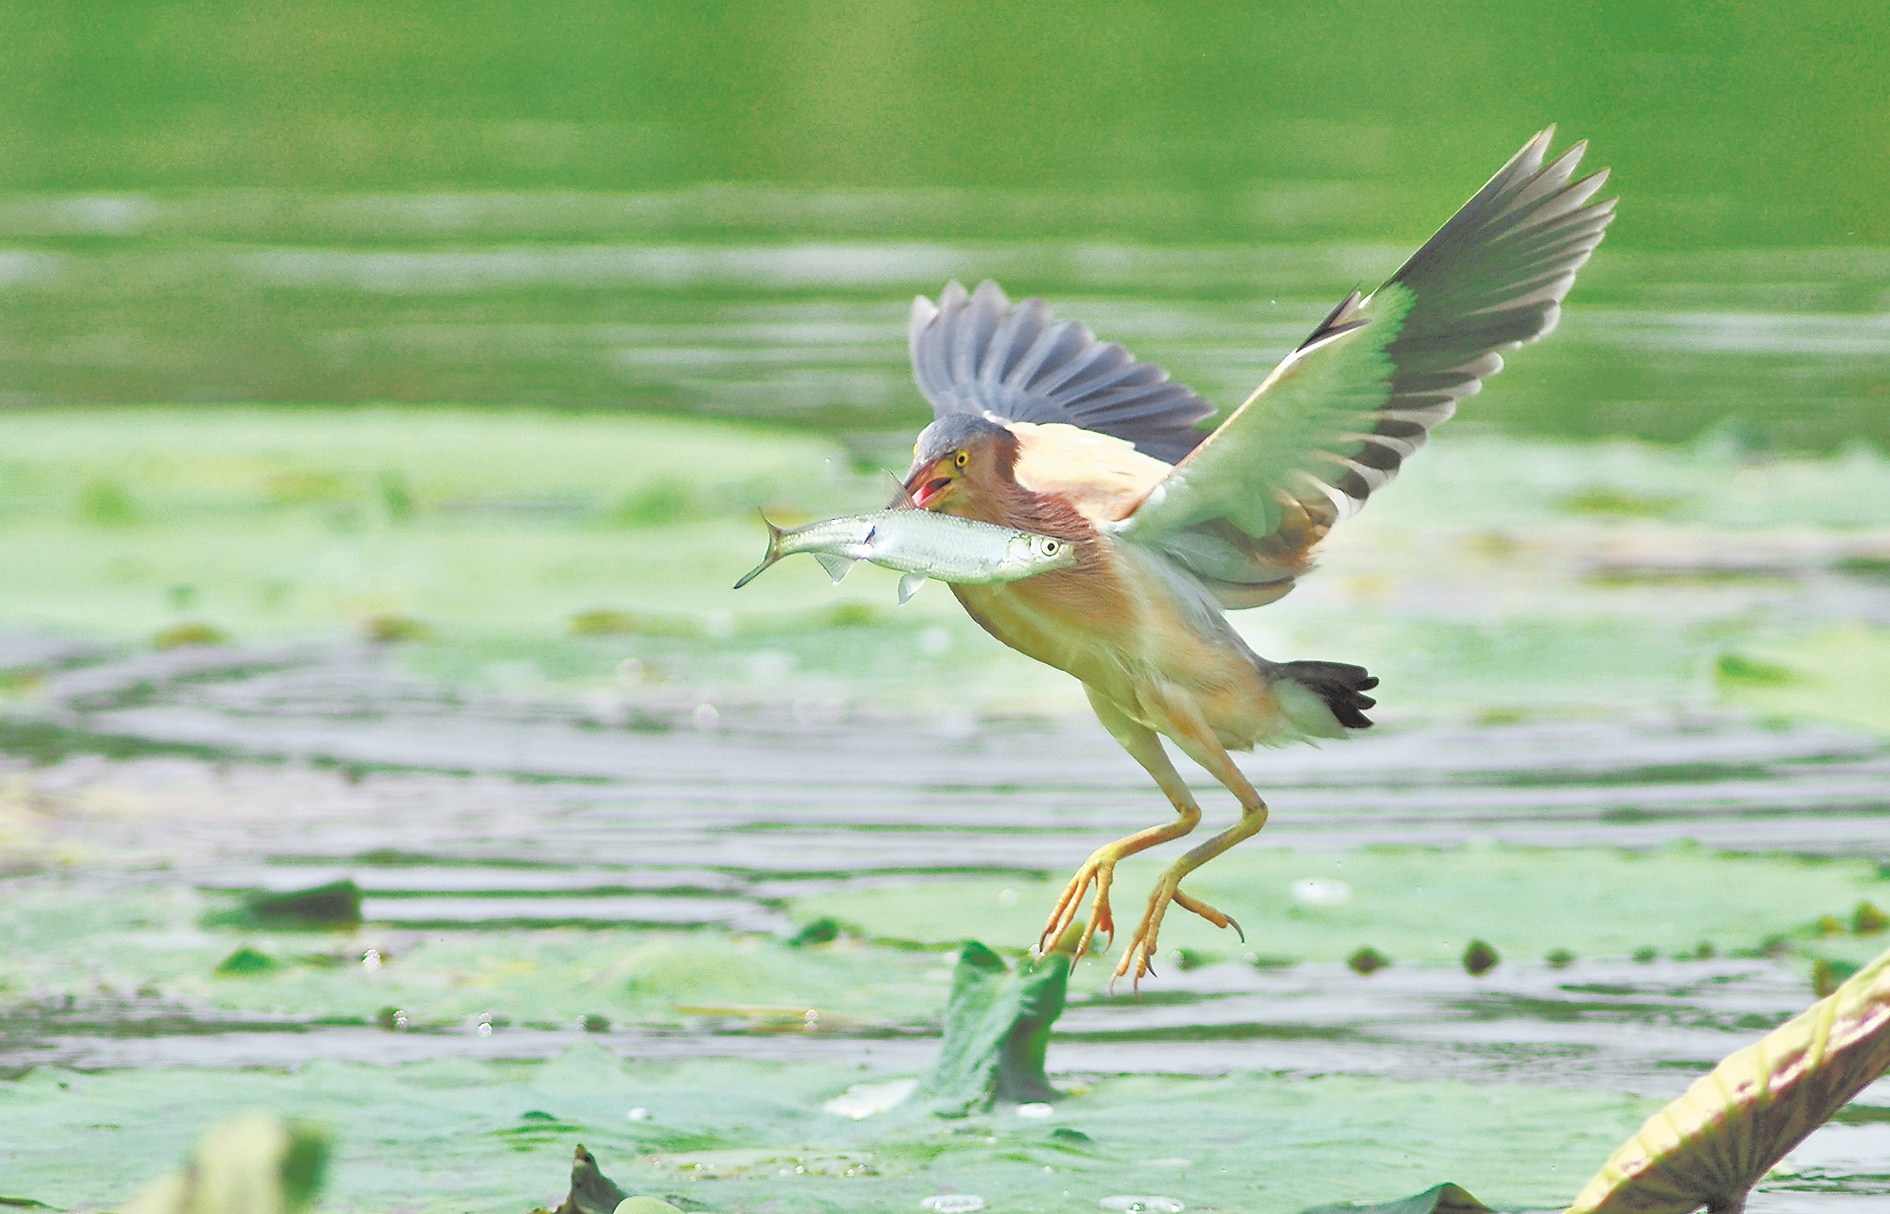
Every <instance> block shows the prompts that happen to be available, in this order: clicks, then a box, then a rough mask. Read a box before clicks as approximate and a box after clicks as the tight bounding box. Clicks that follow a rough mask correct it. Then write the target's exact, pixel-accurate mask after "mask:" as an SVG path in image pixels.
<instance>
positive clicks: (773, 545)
mask: <svg viewBox="0 0 1890 1214" xmlns="http://www.w3.org/2000/svg"><path fill="white" fill-rule="evenodd" d="M761 521H762V524H763V525H764V526H766V527H767V528H768V555H766V556H764V557H762V558H761V564H759V565H756V566H755V567H754V568H753V569H750V570H749V571H748V572H747V573H744V574H743V575H742V580H741V581H739V582H736V583H735V589H737V590H740V589H741V588H742V587H743V586H746V585H747V584H748V583H750V582H752V581H754V580H755V579H756V578H758V577H760V576H761V573H762V571H763V570H764V569H766V568H767V567H768V566H770V565H772V564H774V563H775V562H776V561H778V560H780V559H781V557H782V555H783V553H782V552H781V537H782V536H784V535H786V534H787V532H785V531H783V530H782V529H781V528H779V527H777V526H775V525H774V524H773V523H770V522H768V516H767V515H765V514H764V515H762V516H761Z"/></svg>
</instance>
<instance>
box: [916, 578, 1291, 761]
mask: <svg viewBox="0 0 1890 1214" xmlns="http://www.w3.org/2000/svg"><path fill="white" fill-rule="evenodd" d="M1046 580H1048V578H1047V577H1042V578H1032V579H1027V580H1026V581H1022V582H1015V583H1011V584H1008V585H992V586H953V587H952V593H953V594H955V595H956V596H957V597H958V601H959V602H960V603H962V604H963V605H964V607H965V610H966V611H967V612H968V613H969V614H970V615H971V618H972V619H974V620H976V621H977V622H978V624H979V626H980V627H982V628H983V629H984V630H985V631H986V632H989V633H990V634H991V635H992V636H994V637H996V638H997V639H998V640H1000V641H1002V642H1004V644H1006V645H1008V646H1010V647H1011V648H1012V649H1015V650H1017V651H1018V652H1020V653H1023V654H1026V655H1027V656H1029V657H1033V658H1035V659H1037V660H1038V661H1040V662H1043V663H1045V664H1046V665H1050V666H1055V667H1056V668H1057V669H1059V670H1063V671H1066V672H1068V673H1069V674H1072V675H1074V676H1076V678H1078V679H1080V680H1082V682H1083V683H1084V684H1085V685H1087V686H1088V687H1089V688H1091V689H1092V690H1093V691H1095V692H1097V693H1099V694H1101V695H1102V696H1104V697H1105V698H1106V699H1108V700H1110V701H1111V702H1112V703H1114V704H1116V705H1117V706H1118V707H1120V708H1121V709H1122V710H1123V711H1124V712H1125V713H1126V714H1127V715H1128V716H1129V717H1131V718H1132V719H1134V720H1136V721H1139V722H1141V723H1142V724H1144V725H1146V726H1148V727H1149V728H1151V729H1154V730H1156V731H1158V732H1161V733H1164V734H1168V735H1169V736H1171V737H1172V736H1175V735H1176V733H1177V730H1178V729H1180V728H1182V727H1181V725H1180V721H1181V720H1182V719H1184V718H1190V717H1191V718H1194V719H1196V720H1199V721H1201V722H1202V723H1204V724H1206V726H1207V727H1208V728H1209V729H1210V730H1212V731H1213V733H1214V735H1215V737H1216V738H1217V739H1218V740H1219V741H1220V743H1221V745H1223V746H1226V747H1230V748H1235V749H1242V750H1245V749H1248V748H1250V747H1252V746H1254V745H1255V744H1277V743H1278V742H1281V741H1285V740H1288V739H1287V738H1286V737H1285V736H1283V735H1282V726H1283V723H1284V722H1283V718H1282V716H1281V714H1280V709H1279V704H1278V702H1277V700H1276V699H1275V697H1274V695H1273V692H1272V690H1271V688H1270V687H1269V686H1268V684H1267V679H1266V677H1265V676H1264V674H1263V673H1262V672H1261V669H1260V667H1259V665H1258V664H1257V663H1256V660H1255V658H1254V655H1253V653H1252V652H1251V651H1250V650H1248V649H1247V647H1246V646H1245V645H1244V644H1242V643H1241V642H1240V640H1239V639H1238V638H1237V637H1235V636H1234V635H1233V634H1232V633H1231V631H1229V632H1228V633H1226V634H1224V635H1219V636H1216V635H1206V634H1203V633H1202V632H1201V631H1200V630H1199V629H1197V628H1195V627H1194V626H1193V625H1191V624H1190V623H1189V622H1188V621H1187V620H1186V619H1185V618H1184V616H1183V613H1182V612H1181V611H1180V609H1179V608H1178V607H1177V606H1175V605H1173V604H1171V603H1168V602H1166V601H1164V600H1161V599H1156V600H1154V601H1153V602H1142V603H1140V604H1139V605H1137V604H1130V603H1123V602H1116V603H1113V604H1111V603H1108V602H1099V601H1095V600H1091V601H1089V602H1087V603H1084V604H1082V605H1081V606H1080V607H1078V605H1077V604H1069V603H1061V602H1058V601H1057V600H1055V599H1054V598H1052V599H1051V600H1050V601H1048V602H1046V601H1045V598H1044V596H1043V595H1042V587H1041V586H1040V585H1038V583H1042V582H1044V581H1046ZM1111 607H1113V608H1114V609H1113V610H1111ZM1131 608H1132V609H1131Z"/></svg>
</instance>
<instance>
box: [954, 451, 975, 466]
mask: <svg viewBox="0 0 1890 1214" xmlns="http://www.w3.org/2000/svg"><path fill="white" fill-rule="evenodd" d="M970 462H971V452H969V451H960V452H959V453H958V454H957V455H954V456H952V464H953V465H954V466H956V467H959V468H962V467H964V466H965V465H966V464H968V463H970Z"/></svg>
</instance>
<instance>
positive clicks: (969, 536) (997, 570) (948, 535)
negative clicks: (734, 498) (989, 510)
mask: <svg viewBox="0 0 1890 1214" xmlns="http://www.w3.org/2000/svg"><path fill="white" fill-rule="evenodd" d="M761 521H762V522H763V523H764V524H766V525H767V528H768V554H767V556H765V557H764V558H762V562H761V564H759V565H756V566H755V567H754V568H753V569H751V570H749V571H748V573H747V574H746V575H744V576H743V578H742V580H741V581H739V582H736V583H735V589H737V590H740V589H741V588H742V587H743V586H746V585H747V584H748V583H750V582H752V581H754V580H755V578H756V577H758V576H759V575H760V574H761V573H762V571H763V570H765V569H767V568H768V567H769V566H770V565H773V564H774V563H775V562H776V561H778V560H780V559H781V558H782V557H786V556H793V555H795V554H796V553H800V552H806V553H811V554H812V555H813V558H814V559H815V560H816V561H819V562H820V567H821V568H822V569H825V570H826V571H827V576H828V577H830V578H832V579H833V580H834V581H836V582H838V581H839V580H840V579H841V578H843V577H845V576H846V575H847V571H848V570H850V569H852V568H853V563H854V562H855V561H867V562H870V563H872V564H875V565H881V566H884V567H885V568H887V569H894V570H897V571H899V572H900V573H903V574H905V576H904V577H903V578H900V579H899V602H900V603H901V604H904V603H907V602H909V601H911V599H912V596H913V595H915V594H917V593H918V592H919V588H920V587H921V586H923V585H925V582H926V579H928V578H937V579H938V580H939V581H941V582H961V583H978V584H984V583H990V582H1015V581H1017V580H1018V579H1020V578H1027V577H1034V576H1036V575H1037V574H1039V573H1044V572H1047V571H1048V570H1051V569H1062V568H1065V567H1067V566H1070V565H1073V564H1075V563H1076V545H1075V544H1074V543H1073V542H1072V541H1070V540H1065V539H1059V538H1057V537H1056V536H1053V535H1039V534H1037V533H1036V532H1034V531H1020V530H1018V529H1017V528H1015V527H999V526H997V525H995V524H993V523H981V522H978V521H977V520H976V519H968V518H957V517H955V516H953V515H949V514H938V513H935V512H933V511H930V510H918V509H914V508H911V507H895V508H893V509H888V510H877V511H874V512H873V513H871V514H846V515H841V516H840V517H838V518H829V519H821V520H820V521H818V522H813V523H807V524H805V525H803V526H800V527H786V528H783V527H777V526H775V525H774V524H773V523H772V522H770V521H769V520H768V516H767V515H765V514H764V515H762V516H761Z"/></svg>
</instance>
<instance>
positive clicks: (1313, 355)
mask: <svg viewBox="0 0 1890 1214" xmlns="http://www.w3.org/2000/svg"><path fill="white" fill-rule="evenodd" d="M1553 134H1554V128H1553V127H1551V128H1549V129H1548V130H1545V131H1543V132H1541V133H1540V134H1538V135H1537V136H1536V137H1535V138H1533V139H1531V140H1530V141H1529V142H1528V143H1526V144H1525V145H1523V148H1522V150H1521V151H1519V152H1518V153H1517V154H1516V155H1515V156H1514V157H1513V158H1511V160H1510V161H1509V163H1508V164H1506V165H1504V166H1503V168H1502V169H1501V170H1500V171H1499V172H1498V173H1497V174H1496V175H1495V176H1494V177H1492V178H1490V180H1489V182H1488V183H1486V184H1485V185H1484V187H1483V188H1482V189H1481V190H1478V191H1477V193H1476V194H1475V195H1473V196H1472V197H1471V199H1470V201H1468V202H1466V203H1465V204H1464V205H1463V207H1462V208H1460V209H1459V210H1458V211H1457V213H1456V214H1455V215H1453V216H1452V217H1451V218H1450V220H1449V221H1448V222H1446V223H1445V224H1444V226H1443V227H1441V228H1439V229H1438V230H1437V233H1436V234H1435V235H1434V236H1432V237H1431V239H1430V240H1428V241H1426V242H1425V244H1424V246H1423V247H1422V248H1420V249H1419V250H1418V251H1417V252H1416V253H1414V254H1413V255H1412V256H1411V258H1410V260H1409V261H1407V262H1405V264H1404V265H1403V266H1402V267H1401V268H1400V269H1399V270H1398V272H1397V273H1396V274H1393V275H1392V276H1391V278H1390V280H1389V281H1387V282H1386V284H1385V285H1384V286H1383V287H1380V288H1379V289H1378V290H1377V291H1376V292H1374V293H1373V294H1372V295H1371V296H1370V298H1367V299H1361V298H1360V297H1359V295H1358V293H1357V292H1353V293H1352V294H1351V295H1349V296H1347V297H1346V298H1345V299H1344V300H1342V301H1341V302H1340V304H1339V306H1338V307H1336V308H1334V309H1333V310H1332V312H1331V314H1330V315H1328V316H1327V317H1326V319H1325V321H1324V322H1322V323H1321V324H1320V325H1319V326H1318V327H1317V328H1316V329H1314V330H1313V333H1312V335H1311V336H1310V337H1308V338H1307V339H1306V341H1305V342H1304V343H1302V344H1301V345H1300V347H1299V348H1298V349H1296V350H1294V351H1293V353H1291V354H1289V355H1288V356H1287V357H1286V359H1285V360H1284V361H1283V362H1281V364H1280V365H1279V366H1278V367H1277V368H1275V369H1274V371H1273V373H1272V374H1271V375H1269V376H1268V377H1267V379H1266V382H1264V383H1262V384H1261V385H1260V387H1259V388H1258V389H1257V390H1256V391H1255V392H1254V394H1253V395H1252V396H1251V397H1249V398H1248V399H1247V401H1246V403H1245V404H1243V405H1241V407H1240V408H1239V409H1238V410H1236V411H1235V412H1234V414H1233V415H1232V416H1231V417H1229V418H1228V419H1227V421H1226V422H1225V423H1224V424H1223V425H1222V426H1221V427H1220V428H1219V429H1218V430H1216V431H1214V433H1213V434H1212V435H1211V436H1210V437H1209V438H1208V439H1207V440H1206V441H1204V442H1202V443H1201V444H1200V445H1199V446H1198V447H1196V448H1195V449H1194V451H1193V452H1192V453H1191V454H1189V455H1188V456H1187V458H1186V459H1184V460H1182V462H1181V463H1180V464H1179V465H1178V466H1177V467H1176V468H1175V469H1174V471H1173V472H1171V473H1169V474H1168V476H1167V477H1166V479H1164V480H1163V481H1162V482H1161V483H1160V484H1158V485H1156V486H1155V487H1154V488H1153V489H1152V490H1150V492H1149V494H1148V496H1147V497H1146V498H1144V499H1143V500H1142V502H1141V503H1140V504H1139V505H1138V506H1137V507H1136V508H1135V509H1134V511H1133V512H1132V513H1131V514H1130V515H1129V516H1128V517H1127V518H1126V519H1125V520H1124V521H1123V522H1122V523H1121V524H1119V526H1118V528H1117V530H1118V533H1119V534H1120V535H1121V536H1122V537H1123V538H1124V539H1127V540H1131V541H1134V542H1140V543H1145V544H1151V545H1153V546H1155V547H1158V548H1161V549H1163V550H1164V551H1166V552H1167V553H1168V554H1169V555H1170V556H1172V557H1173V558H1174V559H1176V560H1178V561H1180V562H1181V563H1182V564H1184V565H1186V566H1188V567H1189V568H1190V569H1192V570H1193V571H1194V572H1195V573H1196V574H1197V576H1200V577H1202V578H1203V579H1204V580H1205V581H1206V582H1207V584H1208V586H1209V588H1210V589H1211V590H1213V591H1214V592H1215V593H1216V595H1217V596H1219V597H1220V599H1221V601H1222V603H1223V604H1225V605H1227V606H1241V605H1246V603H1245V600H1248V599H1252V598H1253V597H1254V596H1255V595H1256V593H1257V592H1258V590H1259V588H1263V587H1265V588H1271V587H1274V586H1277V585H1278V584H1279V583H1281V582H1282V581H1284V582H1285V583H1286V584H1287V585H1290V583H1291V580H1292V579H1293V578H1294V577H1297V576H1298V575H1299V574H1300V573H1302V572H1304V571H1305V569H1306V568H1307V567H1308V566H1309V562H1310V552H1311V549H1312V547H1313V546H1314V545H1315V544H1317V543H1318V542H1319V540H1320V539H1322V538H1323V537H1324V536H1325V534H1326V532H1327V531H1328V530H1329V529H1330V528H1331V527H1332V525H1333V524H1334V523H1336V522H1338V521H1339V520H1340V519H1342V518H1345V517H1346V516H1348V515H1349V514H1351V513H1352V512H1353V511H1355V510H1357V509H1358V508H1359V507H1360V506H1361V505H1363V504H1364V502H1365V501H1366V500H1367V499H1368V498H1369V497H1371V495H1372V494H1374V493H1376V492H1378V491H1379V490H1380V489H1382V488H1384V487H1385V485H1387V484H1389V483H1390V482H1391V480H1392V478H1393V477H1395V476H1396V475H1397V473H1398V470H1399V468H1401V467H1402V466H1403V464H1404V461H1405V460H1406V459H1409V458H1410V457H1411V456H1412V455H1413V454H1415V453H1416V452H1417V451H1418V449H1419V448H1421V447H1422V446H1423V445H1424V442H1425V440H1426V438H1427V437H1428V433H1429V431H1430V429H1431V428H1432V427H1434V426H1436V425H1438V424H1440V423H1442V422H1444V421H1446V420H1448V419H1449V418H1450V416H1451V415H1452V414H1453V413H1454V412H1455V411H1456V407H1457V402H1458V401H1460V400H1462V399H1463V398H1464V397H1467V396H1471V395H1473V394H1475V393H1476V392H1477V391H1478V390H1479V389H1480V388H1481V387H1482V381H1483V380H1484V379H1487V378H1488V377H1489V376H1491V375H1494V374H1496V373H1497V372H1498V371H1500V370H1501V369H1502V367H1503V357H1502V355H1501V354H1500V353H1498V351H1499V350H1502V349H1505V348H1513V347H1515V346H1518V345H1521V344H1523V343H1524V342H1528V341H1533V340H1535V339H1536V338H1539V337H1541V336H1542V335H1544V334H1545V333H1548V332H1549V331H1550V330H1551V329H1553V328H1554V327H1555V324H1556V322H1557V321H1558V320H1559V319H1560V317H1561V303H1562V299H1563V298H1564V297H1565V296H1566V295H1567V294H1568V291H1569V288H1570V287H1571V286H1573V285H1574V282H1575V274H1576V271H1577V270H1579V269H1580V268H1581V266H1582V265H1583V263H1585V262H1586V261H1587V260H1588V257H1589V255H1590V254H1591V253H1593V251H1594V249H1595V246H1596V245H1597V244H1599V243H1600V242H1601V237H1602V234H1603V232H1604V230H1605V229H1606V228H1607V226H1608V224H1609V222H1611V221H1612V220H1613V218H1614V200H1612V199H1610V200H1608V201H1606V202H1600V203H1596V202H1593V201H1592V199H1593V198H1594V196H1595V194H1596V193H1597V192H1598V191H1599V190H1600V189H1601V187H1602V185H1603V183H1604V182H1605V181H1606V180H1607V170H1605V169H1603V170H1601V171H1600V172H1597V173H1593V174H1590V175H1589V176H1587V177H1583V178H1580V179H1575V178H1574V174H1575V171H1576V168H1577V166H1578V165H1579V164H1580V162H1581V158H1582V154H1583V152H1584V151H1585V149H1586V146H1587V145H1586V144H1583V143H1577V144H1575V145H1574V146H1573V147H1571V148H1570V149H1569V150H1568V151H1566V152H1564V153H1563V154H1562V155H1561V156H1559V157H1557V158H1556V159H1555V160H1554V161H1553V162H1551V163H1549V164H1548V165H1547V166H1546V167H1545V166H1544V164H1543V160H1544V155H1545V153H1546V152H1547V151H1548V147H1549V141H1550V138H1551V137H1552V135H1553ZM1230 528H1231V530H1232V532H1233V533H1234V535H1233V536H1230V535H1229V531H1230ZM1201 535H1208V536H1210V537H1211V538H1212V542H1211V543H1204V542H1203V541H1201V540H1200V539H1199V538H1198V537H1199V536H1201ZM1279 593H1284V591H1283V590H1282V591H1280V592H1279ZM1275 597H1277V594H1276V595H1275Z"/></svg>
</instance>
